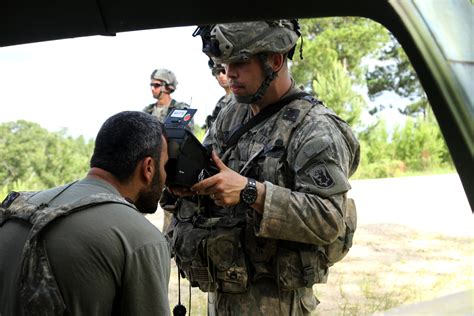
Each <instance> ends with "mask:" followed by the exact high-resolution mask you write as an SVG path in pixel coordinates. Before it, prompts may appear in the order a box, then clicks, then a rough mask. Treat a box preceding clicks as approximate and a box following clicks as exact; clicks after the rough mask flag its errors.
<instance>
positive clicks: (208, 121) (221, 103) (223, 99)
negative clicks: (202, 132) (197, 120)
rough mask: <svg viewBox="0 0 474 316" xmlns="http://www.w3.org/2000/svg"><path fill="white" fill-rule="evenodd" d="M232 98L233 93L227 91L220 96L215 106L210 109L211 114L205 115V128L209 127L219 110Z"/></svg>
mask: <svg viewBox="0 0 474 316" xmlns="http://www.w3.org/2000/svg"><path fill="white" fill-rule="evenodd" d="M232 99H233V94H232V93H229V94H226V95H224V96H222V97H221V98H220V99H219V100H218V101H217V103H216V106H215V107H214V110H213V111H212V114H211V115H208V116H207V117H206V129H210V128H211V126H212V124H213V123H214V121H215V120H216V118H217V115H218V114H219V112H220V111H221V110H222V109H223V108H225V107H226V106H227V104H229V103H230V102H232Z"/></svg>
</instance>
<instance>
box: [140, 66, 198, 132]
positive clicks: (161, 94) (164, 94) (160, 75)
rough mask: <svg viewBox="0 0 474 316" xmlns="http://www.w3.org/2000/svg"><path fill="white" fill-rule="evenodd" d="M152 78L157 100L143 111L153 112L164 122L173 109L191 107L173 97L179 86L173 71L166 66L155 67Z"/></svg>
mask: <svg viewBox="0 0 474 316" xmlns="http://www.w3.org/2000/svg"><path fill="white" fill-rule="evenodd" d="M150 80H151V82H150V87H151V93H152V95H153V98H155V99H156V100H157V101H156V102H155V103H152V104H150V105H148V106H147V107H145V108H144V109H143V112H146V113H148V114H152V115H154V116H156V117H157V118H158V120H159V121H160V122H164V120H165V118H166V116H168V114H169V113H170V112H171V110H173V109H188V108H190V106H189V105H188V104H186V103H184V102H178V101H176V100H175V99H173V98H172V97H171V94H172V93H173V92H174V91H175V90H176V87H177V86H178V81H177V80H176V76H175V74H174V73H173V72H172V71H170V70H168V69H164V68H162V69H155V70H154V71H153V72H152V73H151V76H150ZM190 124H192V123H190ZM188 126H189V125H188ZM191 128H192V126H191Z"/></svg>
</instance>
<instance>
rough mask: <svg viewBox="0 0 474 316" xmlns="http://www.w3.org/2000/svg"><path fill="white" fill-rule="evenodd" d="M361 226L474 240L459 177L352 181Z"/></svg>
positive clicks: (473, 225)
mask: <svg viewBox="0 0 474 316" xmlns="http://www.w3.org/2000/svg"><path fill="white" fill-rule="evenodd" d="M351 185H352V190H351V191H349V196H351V197H353V198H354V200H355V201H356V205H357V213H358V224H359V225H366V224H382V223H384V224H400V225H404V226H408V227H410V228H413V229H416V230H420V231H425V232H437V233H442V234H447V235H451V236H474V216H473V215H472V212H471V208H470V206H469V203H468V201H467V198H466V194H465V192H464V189H463V187H462V184H461V181H460V179H459V176H458V175H457V174H444V175H432V176H422V177H403V178H389V179H374V180H355V181H351Z"/></svg>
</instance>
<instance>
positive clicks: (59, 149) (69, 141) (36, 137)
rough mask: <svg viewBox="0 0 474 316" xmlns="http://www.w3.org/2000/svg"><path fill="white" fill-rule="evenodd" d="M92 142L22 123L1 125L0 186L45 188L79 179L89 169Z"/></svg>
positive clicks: (22, 121)
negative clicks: (22, 185) (0, 160)
mask: <svg viewBox="0 0 474 316" xmlns="http://www.w3.org/2000/svg"><path fill="white" fill-rule="evenodd" d="M92 149H93V142H92V141H90V140H89V141H86V140H84V138H83V137H79V138H72V137H70V136H67V135H66V131H65V130H63V131H60V132H54V133H51V132H49V131H48V130H46V129H44V128H42V127H41V126H40V125H38V124H36V123H32V122H27V121H24V120H19V121H16V122H8V123H2V124H0V156H1V157H2V162H1V168H0V181H1V182H0V186H2V187H7V188H8V189H11V188H12V187H13V186H18V185H19V184H25V185H27V186H28V187H27V188H23V189H28V190H33V189H44V188H47V187H51V186H55V185H59V184H62V183H64V182H68V181H72V180H74V179H77V178H81V177H83V176H84V175H85V173H86V172H87V170H88V168H89V167H88V161H89V158H90V155H91V153H92Z"/></svg>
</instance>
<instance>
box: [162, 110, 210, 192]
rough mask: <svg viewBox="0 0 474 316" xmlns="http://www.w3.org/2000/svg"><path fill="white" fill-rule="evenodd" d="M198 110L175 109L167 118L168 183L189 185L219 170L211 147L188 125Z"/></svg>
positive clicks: (165, 124) (166, 167) (166, 168)
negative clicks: (205, 144)
mask: <svg viewBox="0 0 474 316" xmlns="http://www.w3.org/2000/svg"><path fill="white" fill-rule="evenodd" d="M196 111H197V110H196V109H174V110H172V111H171V112H170V113H169V114H168V116H167V117H166V119H165V123H164V126H165V130H166V134H167V136H168V162H167V164H166V166H165V170H166V173H167V178H166V184H167V185H170V186H183V187H187V188H189V187H191V186H192V185H194V184H196V183H198V182H199V181H201V180H203V179H205V178H207V177H210V176H212V175H214V174H216V173H218V172H219V170H218V168H217V167H216V165H215V163H214V161H213V160H212V157H211V151H210V150H209V149H207V148H206V147H204V146H203V145H202V144H201V142H200V141H199V140H198V139H197V138H196V136H194V134H193V133H192V132H191V131H190V130H189V129H188V128H187V125H188V124H189V122H191V119H192V117H193V116H194V114H195V113H196Z"/></svg>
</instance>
